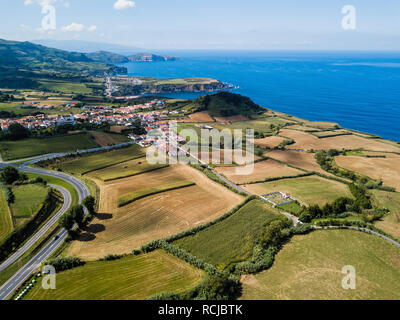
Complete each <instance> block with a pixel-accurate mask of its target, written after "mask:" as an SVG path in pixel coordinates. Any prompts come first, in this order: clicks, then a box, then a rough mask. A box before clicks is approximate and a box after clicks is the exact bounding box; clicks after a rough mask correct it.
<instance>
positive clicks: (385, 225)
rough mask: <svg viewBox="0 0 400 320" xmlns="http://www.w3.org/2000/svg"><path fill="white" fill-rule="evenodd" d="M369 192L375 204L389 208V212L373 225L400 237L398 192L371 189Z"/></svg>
mask: <svg viewBox="0 0 400 320" xmlns="http://www.w3.org/2000/svg"><path fill="white" fill-rule="evenodd" d="M370 193H372V195H373V199H374V201H375V202H376V204H377V205H379V206H380V207H383V208H387V209H389V210H390V213H389V214H388V215H386V216H385V217H383V218H382V220H381V221H377V222H376V223H375V225H376V226H377V227H378V228H380V229H382V230H383V231H385V232H387V233H390V234H391V235H393V236H394V237H396V238H397V239H400V193H398V192H387V191H381V190H371V191H370Z"/></svg>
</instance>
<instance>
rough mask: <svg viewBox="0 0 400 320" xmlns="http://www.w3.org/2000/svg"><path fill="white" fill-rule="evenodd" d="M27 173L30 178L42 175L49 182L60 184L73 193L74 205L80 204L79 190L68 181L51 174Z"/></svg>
mask: <svg viewBox="0 0 400 320" xmlns="http://www.w3.org/2000/svg"><path fill="white" fill-rule="evenodd" d="M26 175H27V176H28V178H29V179H36V178H37V177H42V178H43V179H44V180H46V182H47V183H48V184H55V185H58V186H60V187H63V188H65V189H67V190H68V191H69V193H70V194H71V198H72V205H75V204H78V200H79V196H78V192H77V191H76V189H75V188H74V187H73V186H72V185H71V184H69V183H68V182H66V181H64V180H61V179H58V178H55V177H50V176H46V175H42V174H35V173H26Z"/></svg>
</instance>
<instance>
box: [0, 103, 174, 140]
mask: <svg viewBox="0 0 400 320" xmlns="http://www.w3.org/2000/svg"><path fill="white" fill-rule="evenodd" d="M74 104H75V102H73V101H72V102H70V103H68V104H67V105H66V108H70V107H73V106H74ZM32 105H35V104H32ZM35 107H36V109H37V110H38V111H40V110H43V109H52V108H54V107H53V106H47V105H36V106H35ZM164 107H165V102H164V101H160V100H152V101H150V102H148V103H145V104H138V105H129V106H124V107H112V106H102V105H99V106H84V107H82V108H81V110H82V112H80V113H77V114H73V113H70V114H69V115H57V114H54V115H53V114H45V113H39V114H37V115H32V116H25V117H21V118H19V119H12V118H7V119H0V127H1V129H2V130H3V131H7V130H8V128H9V126H10V125H11V124H13V123H19V124H20V125H21V126H23V127H25V128H27V129H29V130H33V129H47V128H55V127H57V126H62V125H72V126H74V125H76V124H77V123H83V122H87V123H90V124H95V125H101V124H104V123H106V124H109V125H110V126H111V130H112V131H115V132H118V131H119V132H118V133H120V132H121V131H124V130H125V129H129V128H130V127H131V126H132V123H134V122H136V121H140V122H141V125H142V127H143V128H145V130H146V132H150V131H152V130H161V132H163V133H164V134H166V135H168V134H169V133H168V127H169V126H168V121H167V119H168V118H170V117H171V116H179V113H180V111H171V110H167V109H165V108H164ZM149 109H152V111H147V112H146V110H149ZM154 109H156V110H154ZM129 138H130V139H132V140H134V141H135V142H137V143H139V144H140V145H142V146H147V145H150V144H152V143H154V139H152V138H149V136H148V135H140V136H139V135H134V134H130V135H129Z"/></svg>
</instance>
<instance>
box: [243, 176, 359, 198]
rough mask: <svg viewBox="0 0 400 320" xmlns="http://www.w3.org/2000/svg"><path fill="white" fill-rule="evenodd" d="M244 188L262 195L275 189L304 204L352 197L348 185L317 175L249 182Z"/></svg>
mask: <svg viewBox="0 0 400 320" xmlns="http://www.w3.org/2000/svg"><path fill="white" fill-rule="evenodd" d="M244 189H245V190H247V191H249V192H250V193H252V194H257V195H263V194H268V193H272V192H276V191H281V192H284V193H289V194H290V195H291V196H292V197H294V198H296V199H297V200H299V201H300V202H302V203H303V204H306V205H313V204H318V205H324V204H326V203H328V202H333V201H334V200H336V199H337V198H339V197H352V195H351V193H350V190H349V188H348V186H347V185H346V184H344V183H340V182H337V181H333V180H328V179H324V178H321V177H319V176H316V175H314V176H309V177H300V178H295V179H282V180H278V181H271V182H265V183H256V184H249V185H247V186H244Z"/></svg>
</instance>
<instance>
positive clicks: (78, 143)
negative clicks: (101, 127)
mask: <svg viewBox="0 0 400 320" xmlns="http://www.w3.org/2000/svg"><path fill="white" fill-rule="evenodd" d="M96 147H98V145H97V144H96V143H95V142H94V140H93V139H92V138H91V136H90V135H89V134H86V133H83V134H74V135H67V136H61V137H52V138H46V139H35V138H28V139H23V140H18V141H2V142H1V143H0V152H1V155H2V157H3V160H5V161H10V160H17V159H23V158H29V157H34V156H39V155H42V154H48V153H58V152H76V151H77V150H82V149H90V148H96Z"/></svg>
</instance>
